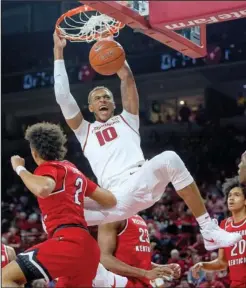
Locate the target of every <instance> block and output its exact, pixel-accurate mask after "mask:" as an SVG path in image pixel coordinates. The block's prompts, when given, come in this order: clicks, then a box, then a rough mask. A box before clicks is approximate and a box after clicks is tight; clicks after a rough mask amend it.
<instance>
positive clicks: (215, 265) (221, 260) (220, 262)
mask: <svg viewBox="0 0 246 288" xmlns="http://www.w3.org/2000/svg"><path fill="white" fill-rule="evenodd" d="M227 267H228V264H227V261H226V257H225V252H224V249H219V255H218V258H217V259H215V260H213V261H210V262H199V263H197V264H195V265H194V266H193V267H192V268H191V270H192V275H193V277H194V278H198V277H199V275H198V273H199V271H200V270H203V271H221V270H226V269H227Z"/></svg>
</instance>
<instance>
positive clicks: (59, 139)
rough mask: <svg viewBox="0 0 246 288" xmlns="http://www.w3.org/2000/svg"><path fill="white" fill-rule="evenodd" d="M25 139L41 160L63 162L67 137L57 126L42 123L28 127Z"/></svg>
mask: <svg viewBox="0 0 246 288" xmlns="http://www.w3.org/2000/svg"><path fill="white" fill-rule="evenodd" d="M25 139H26V140H27V141H28V142H29V143H30V147H31V148H33V149H35V150H36V151H37V153H38V154H39V156H40V157H41V158H42V159H43V160H47V161H54V160H63V159H64V157H65V155H66V153H67V149H66V147H65V143H66V142H67V137H66V135H65V134H64V133H63V131H62V129H61V127H60V126H59V125H56V124H52V123H48V122H42V123H37V124H34V125H32V126H29V127H28V128H27V130H26V133H25Z"/></svg>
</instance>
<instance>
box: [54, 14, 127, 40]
mask: <svg viewBox="0 0 246 288" xmlns="http://www.w3.org/2000/svg"><path fill="white" fill-rule="evenodd" d="M123 27H124V24H123V23H121V22H120V21H118V20H115V19H113V18H112V17H109V16H107V15H105V14H101V13H100V12H98V11H85V12H79V13H78V14H76V15H73V16H71V17H69V16H66V17H65V18H64V19H63V22H62V23H61V24H60V26H59V27H58V30H59V31H60V34H61V35H62V36H63V37H65V38H67V39H69V40H70V41H72V42H87V43H89V42H92V41H95V40H100V39H102V38H105V37H107V36H110V35H112V36H114V37H117V36H118V35H119V30H120V29H121V28H123Z"/></svg>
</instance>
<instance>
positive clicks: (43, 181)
mask: <svg viewBox="0 0 246 288" xmlns="http://www.w3.org/2000/svg"><path fill="white" fill-rule="evenodd" d="M11 164H12V167H13V170H14V171H15V172H16V173H17V174H18V175H19V176H20V178H21V180H22V181H23V183H24V184H25V185H26V187H27V188H28V190H30V191H31V192H32V193H33V194H34V195H35V196H37V197H40V198H46V197H48V196H49V195H50V193H51V192H52V191H53V190H54V189H55V186H56V182H55V180H54V179H53V178H51V177H47V176H39V175H34V174H32V173H31V172H29V171H28V170H27V169H26V168H25V160H24V159H23V158H21V157H20V156H18V155H16V156H12V157H11Z"/></svg>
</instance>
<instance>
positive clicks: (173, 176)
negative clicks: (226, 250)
mask: <svg viewBox="0 0 246 288" xmlns="http://www.w3.org/2000/svg"><path fill="white" fill-rule="evenodd" d="M138 177H139V178H140V179H139V181H144V182H145V183H147V186H148V187H149V189H150V190H151V191H153V197H154V198H156V200H158V199H159V198H160V196H161V195H162V193H163V191H164V189H165V187H166V186H167V185H168V183H169V182H172V184H173V186H174V188H175V189H176V191H177V193H178V194H179V196H180V197H181V198H182V199H183V200H184V202H185V203H186V205H187V206H188V207H189V209H190V210H191V212H192V213H193V215H194V216H195V217H196V220H197V222H198V224H199V225H200V227H201V233H202V235H203V237H204V239H207V240H208V241H206V240H205V247H206V249H208V250H214V249H217V248H219V247H225V246H231V245H233V244H235V243H236V242H238V241H239V240H240V239H241V236H240V234H232V233H231V234H230V233H228V232H225V231H224V230H222V229H220V228H219V226H218V225H217V224H215V223H214V221H212V220H211V218H210V216H209V214H208V213H207V210H206V207H205V205H204V200H203V199H202V197H201V194H200V191H199V189H198V187H197V185H196V183H195V181H194V179H193V178H192V176H191V175H190V173H189V171H188V170H187V168H186V167H185V165H184V162H183V161H182V160H181V158H180V157H179V156H178V155H177V154H176V153H175V152H173V151H165V152H163V153H161V154H159V155H157V156H156V157H154V158H153V159H151V160H150V161H148V162H146V163H145V164H144V165H143V167H142V168H141V172H140V173H139V175H138ZM143 179H144V180H143Z"/></svg>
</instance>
